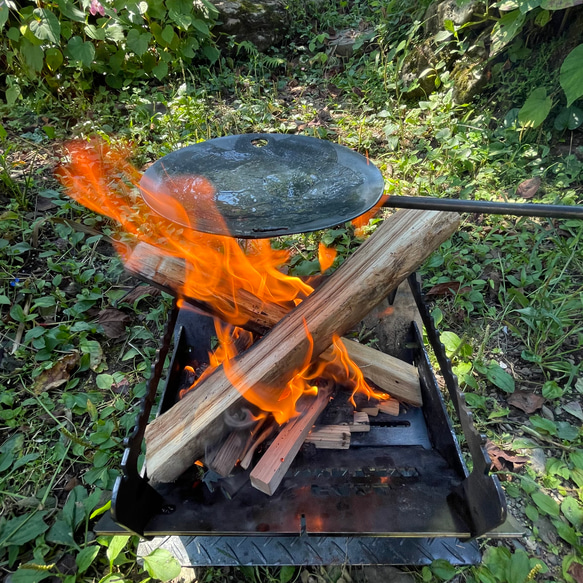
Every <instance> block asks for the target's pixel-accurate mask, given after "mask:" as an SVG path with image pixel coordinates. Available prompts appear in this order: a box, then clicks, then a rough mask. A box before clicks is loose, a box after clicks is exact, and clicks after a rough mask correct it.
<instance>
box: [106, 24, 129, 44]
mask: <svg viewBox="0 0 583 583" xmlns="http://www.w3.org/2000/svg"><path fill="white" fill-rule="evenodd" d="M105 38H106V39H107V40H110V41H112V42H114V43H120V42H123V41H124V40H125V38H126V37H125V33H124V29H123V27H122V26H120V25H119V24H116V23H112V24H108V25H107V26H106V27H105Z"/></svg>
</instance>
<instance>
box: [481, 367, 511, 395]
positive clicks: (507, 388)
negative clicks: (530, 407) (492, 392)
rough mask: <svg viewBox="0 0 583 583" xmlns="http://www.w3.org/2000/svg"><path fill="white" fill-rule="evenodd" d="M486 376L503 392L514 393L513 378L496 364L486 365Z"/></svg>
mask: <svg viewBox="0 0 583 583" xmlns="http://www.w3.org/2000/svg"><path fill="white" fill-rule="evenodd" d="M486 378H487V379H488V380H489V381H490V382H491V383H492V384H493V385H495V386H497V387H498V388H499V389H502V390H503V391H504V392H505V393H514V389H515V383H514V379H513V378H512V377H511V376H510V375H509V374H508V373H507V372H506V371H505V370H503V369H502V367H501V366H500V365H498V364H491V365H490V366H488V371H487V372H486Z"/></svg>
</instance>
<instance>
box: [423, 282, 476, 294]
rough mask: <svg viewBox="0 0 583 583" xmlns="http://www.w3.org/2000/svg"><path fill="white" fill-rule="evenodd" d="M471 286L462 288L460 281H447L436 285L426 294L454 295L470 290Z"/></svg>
mask: <svg viewBox="0 0 583 583" xmlns="http://www.w3.org/2000/svg"><path fill="white" fill-rule="evenodd" d="M469 290H470V288H469V287H467V286H465V287H462V288H461V289H460V282H459V281H446V282H444V283H438V284H437V285H434V286H433V287H432V288H431V289H430V290H429V291H428V292H427V293H426V294H425V295H426V296H453V295H455V294H457V293H458V292H460V291H461V292H465V291H469Z"/></svg>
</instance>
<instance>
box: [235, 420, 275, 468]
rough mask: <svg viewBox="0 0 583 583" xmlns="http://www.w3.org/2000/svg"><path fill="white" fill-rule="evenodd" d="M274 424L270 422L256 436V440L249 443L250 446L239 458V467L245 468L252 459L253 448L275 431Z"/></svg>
mask: <svg viewBox="0 0 583 583" xmlns="http://www.w3.org/2000/svg"><path fill="white" fill-rule="evenodd" d="M275 426H276V424H275V423H274V424H272V425H270V426H269V427H266V428H265V429H264V430H263V431H262V432H261V433H260V434H259V436H258V437H257V440H256V441H254V442H253V443H252V444H251V447H249V449H248V450H247V451H246V452H245V455H244V456H243V459H242V460H241V467H242V468H243V469H244V470H246V469H247V468H248V467H249V466H250V465H251V461H252V460H253V454H254V453H255V450H256V449H257V448H258V447H259V446H260V445H261V444H262V443H263V442H264V441H265V440H266V439H267V438H268V437H269V436H270V435H271V434H272V433H273V432H274V431H275Z"/></svg>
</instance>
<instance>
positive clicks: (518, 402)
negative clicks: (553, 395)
mask: <svg viewBox="0 0 583 583" xmlns="http://www.w3.org/2000/svg"><path fill="white" fill-rule="evenodd" d="M544 402H545V400H544V397H541V395H535V394H534V393H529V392H528V391H515V392H514V393H512V395H510V397H508V404H509V405H512V406H513V407H516V408H517V409H520V410H521V411H524V412H525V413H528V414H530V413H534V412H535V411H536V410H537V409H540V408H541V407H542V406H543V403H544Z"/></svg>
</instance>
